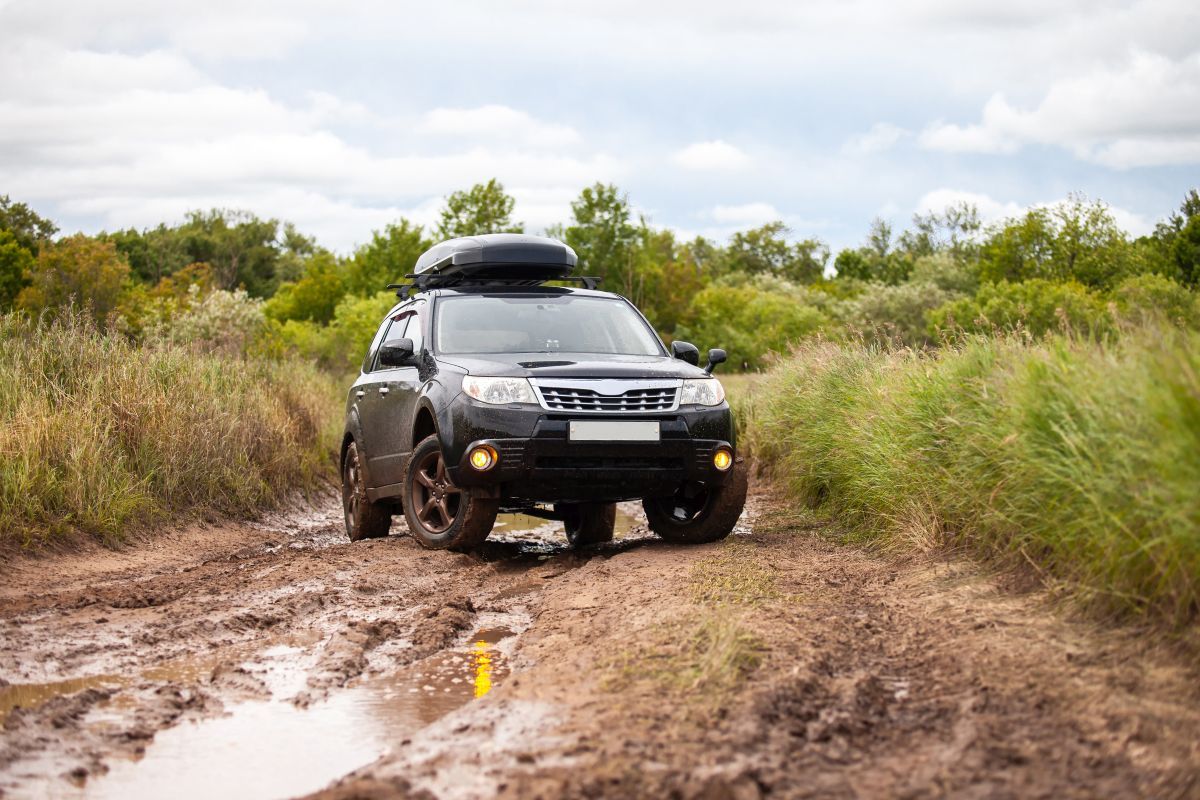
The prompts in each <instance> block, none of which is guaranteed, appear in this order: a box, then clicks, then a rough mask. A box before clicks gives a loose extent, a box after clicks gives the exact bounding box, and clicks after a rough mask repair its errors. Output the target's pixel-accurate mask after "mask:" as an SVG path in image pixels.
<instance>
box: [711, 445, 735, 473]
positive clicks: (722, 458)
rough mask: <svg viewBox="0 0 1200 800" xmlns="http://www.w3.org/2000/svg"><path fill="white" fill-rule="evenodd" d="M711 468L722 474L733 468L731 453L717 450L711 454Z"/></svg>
mask: <svg viewBox="0 0 1200 800" xmlns="http://www.w3.org/2000/svg"><path fill="white" fill-rule="evenodd" d="M713 466H714V467H716V468H717V469H719V470H721V472H724V471H725V470H727V469H729V468H730V467H731V466H733V453H731V452H729V451H728V450H718V451H717V452H715V453H713Z"/></svg>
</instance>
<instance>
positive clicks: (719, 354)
mask: <svg viewBox="0 0 1200 800" xmlns="http://www.w3.org/2000/svg"><path fill="white" fill-rule="evenodd" d="M727 358H729V356H727V355H725V351H724V350H722V349H721V348H719V347H714V348H713V349H712V350H709V351H708V366H707V367H705V368H704V371H705V372H707V373H708V374H709V375H711V374H712V371H713V369H714V368H716V366H717V364H724V363H725V359H727Z"/></svg>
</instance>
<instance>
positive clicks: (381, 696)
mask: <svg viewBox="0 0 1200 800" xmlns="http://www.w3.org/2000/svg"><path fill="white" fill-rule="evenodd" d="M512 635H513V632H512V631H511V630H509V629H507V628H490V629H483V630H480V631H478V632H476V633H475V634H474V635H473V636H472V637H471V639H470V640H469V641H468V642H467V643H466V644H464V645H463V646H461V647H459V648H454V649H451V650H447V651H444V652H442V653H440V654H438V655H436V656H433V657H432V658H429V659H426V660H424V661H422V662H419V663H417V664H414V665H412V666H411V667H409V668H407V669H404V670H401V671H400V672H398V673H395V674H392V675H387V676H383V677H378V678H367V679H364V680H361V681H360V682H358V683H357V684H355V685H352V686H351V687H350V688H348V689H345V690H343V691H340V692H336V693H334V694H333V695H332V696H331V697H330V698H329V699H327V700H324V701H322V702H319V703H315V704H313V705H312V706H309V707H308V708H306V709H300V708H297V707H296V706H294V705H293V704H291V703H290V702H287V701H285V700H279V699H276V700H269V701H252V702H244V703H239V704H237V705H233V706H231V707H229V708H228V713H227V714H226V715H224V716H222V717H219V718H216V719H207V720H202V721H199V722H187V723H183V724H180V725H176V726H175V727H173V728H169V729H167V730H165V731H162V732H160V733H159V734H158V735H157V736H155V737H154V740H153V742H152V743H151V744H150V746H149V747H148V748H147V749H146V753H145V756H144V757H143V758H142V759H141V760H140V761H124V762H116V763H113V764H111V765H110V766H111V769H110V771H109V772H108V774H106V775H103V776H101V777H99V778H96V779H94V780H92V781H89V782H88V783H87V784H85V785H84V786H82V787H81V788H79V789H77V790H72V789H69V788H68V787H66V786H64V785H61V784H60V785H58V786H56V787H55V788H56V789H63V790H65V796H68V797H71V796H75V797H82V798H130V797H135V798H136V797H162V796H165V795H170V796H171V797H176V798H188V797H195V798H210V797H222V798H238V797H246V798H262V797H288V796H294V795H297V794H304V793H307V792H312V791H315V790H317V789H320V788H322V787H323V786H325V785H327V784H328V783H329V782H331V781H333V780H335V779H337V778H339V777H341V776H342V775H345V774H347V773H348V772H352V771H353V770H356V769H358V768H360V767H363V766H365V765H367V764H369V763H371V762H372V761H374V760H375V759H377V758H379V757H380V756H381V755H383V754H384V753H385V752H386V751H388V750H389V749H391V748H393V747H395V746H396V745H397V744H399V743H400V742H401V741H402V740H404V739H407V738H409V737H411V736H412V734H413V733H414V732H415V731H416V730H418V729H420V728H422V727H424V726H426V725H428V724H429V723H431V722H433V721H435V720H437V719H438V718H440V717H442V716H443V715H445V714H447V713H448V712H450V711H453V710H454V709H456V708H458V707H459V706H461V705H463V704H465V703H467V702H470V701H471V700H472V699H474V698H478V697H482V696H484V695H485V694H487V693H488V692H490V691H491V690H492V688H493V686H494V685H495V684H496V683H498V682H500V681H501V680H503V679H504V678H505V677H506V676H507V674H508V665H507V656H506V655H505V652H504V651H505V648H504V647H503V646H502V645H501V642H503V641H504V640H505V639H508V638H510V637H511V636H512ZM498 645H499V646H498ZM10 688H12V687H10Z"/></svg>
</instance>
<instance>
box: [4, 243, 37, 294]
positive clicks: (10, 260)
mask: <svg viewBox="0 0 1200 800" xmlns="http://www.w3.org/2000/svg"><path fill="white" fill-rule="evenodd" d="M32 270H33V253H31V252H29V251H28V250H27V249H25V248H24V247H22V246H21V242H20V241H19V240H18V239H17V237H16V235H15V234H14V233H13V232H12V231H9V230H0V311H7V310H9V309H10V308H12V305H13V303H14V302H15V301H16V299H17V295H18V294H20V292H21V290H22V289H24V288H25V287H26V286H27V285H28V284H29V273H30V272H31V271H32Z"/></svg>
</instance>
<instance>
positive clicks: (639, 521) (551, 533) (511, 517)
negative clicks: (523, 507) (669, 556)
mask: <svg viewBox="0 0 1200 800" xmlns="http://www.w3.org/2000/svg"><path fill="white" fill-rule="evenodd" d="M645 527H646V521H645V516H644V515H643V514H642V510H641V506H640V504H639V503H618V504H617V521H616V525H615V527H614V529H613V536H614V537H615V538H617V539H622V538H624V537H626V536H629V535H631V534H637V533H638V532H639V529H643V530H644V529H645ZM492 530H493V533H492V537H493V538H494V539H498V540H506V539H507V540H515V541H521V542H529V543H538V544H544V545H547V546H553V547H562V546H563V545H565V544H566V534H565V533H564V532H563V524H562V523H561V522H559V521H557V520H549V519H542V518H541V517H534V516H530V515H529V514H499V515H497V517H496V524H495V525H494V526H493V528H492Z"/></svg>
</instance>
